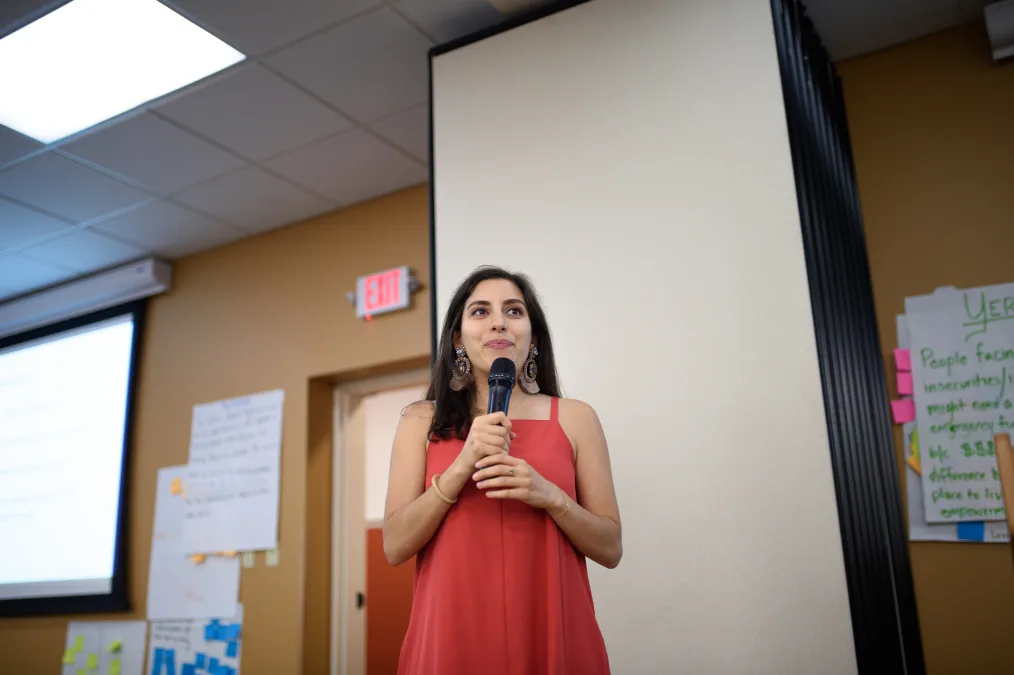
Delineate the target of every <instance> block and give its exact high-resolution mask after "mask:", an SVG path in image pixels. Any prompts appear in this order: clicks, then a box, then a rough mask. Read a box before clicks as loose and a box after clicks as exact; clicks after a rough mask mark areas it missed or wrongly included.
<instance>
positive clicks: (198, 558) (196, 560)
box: [190, 553, 204, 565]
mask: <svg viewBox="0 0 1014 675" xmlns="http://www.w3.org/2000/svg"><path fill="white" fill-rule="evenodd" d="M190 562H192V563H194V564H195V565H200V564H201V563H202V562H204V554H203V553H198V554H196V555H192V556H190Z"/></svg>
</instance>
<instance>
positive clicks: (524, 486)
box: [472, 453, 563, 509]
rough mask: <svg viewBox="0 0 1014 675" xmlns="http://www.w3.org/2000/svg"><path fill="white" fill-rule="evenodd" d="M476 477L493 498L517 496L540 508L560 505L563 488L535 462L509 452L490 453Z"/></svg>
mask: <svg viewBox="0 0 1014 675" xmlns="http://www.w3.org/2000/svg"><path fill="white" fill-rule="evenodd" d="M475 467H476V469H478V471H476V472H475V473H474V474H473V475H472V479H473V480H474V481H476V487H478V488H479V489H480V490H489V492H487V493H486V496H487V497H490V498H492V499H517V500H519V501H522V502H524V503H525V504H528V505H529V506H534V507H535V508H538V509H548V508H552V507H554V506H557V504H558V503H559V502H561V501H562V493H563V491H562V490H561V489H560V488H559V487H557V486H556V485H554V484H553V483H550V482H549V481H548V480H546V479H545V478H543V477H542V476H541V475H539V472H538V471H536V470H535V469H533V468H532V466H531V464H529V463H528V462H526V461H525V460H523V459H518V458H517V457H513V456H511V455H509V454H507V453H499V454H496V455H488V456H486V457H483V458H482V459H481V460H479V461H478V463H476V465H475Z"/></svg>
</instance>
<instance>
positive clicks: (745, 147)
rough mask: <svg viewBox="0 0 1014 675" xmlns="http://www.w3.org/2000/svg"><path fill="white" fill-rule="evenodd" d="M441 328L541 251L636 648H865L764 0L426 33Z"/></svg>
mask: <svg viewBox="0 0 1014 675" xmlns="http://www.w3.org/2000/svg"><path fill="white" fill-rule="evenodd" d="M431 78H432V85H431V86H432V97H431V105H432V134H433V136H432V155H431V163H432V182H431V190H432V209H433V223H432V226H433V228H434V229H433V244H434V250H433V256H434V259H433V264H434V269H433V277H432V278H433V281H434V284H435V288H434V290H433V293H434V315H435V321H434V330H439V325H440V324H441V323H442V320H443V315H444V311H445V308H446V307H447V304H448V301H449V298H450V296H451V294H452V293H453V291H454V289H455V287H456V286H457V284H458V283H459V282H460V281H461V280H462V279H463V278H464V277H465V276H466V275H467V274H468V273H469V272H470V271H471V270H472V269H473V268H475V267H476V266H478V265H481V264H497V265H503V266H506V267H508V268H510V269H512V270H516V271H521V272H525V273H527V274H529V275H530V276H531V277H532V278H533V280H534V282H535V284H536V287H537V289H538V291H539V292H540V294H541V296H542V299H543V300H544V302H545V305H546V309H547V312H548V317H549V322H550V327H551V329H552V332H553V338H554V341H555V345H556V352H557V355H558V359H559V361H558V366H559V370H560V374H561V378H562V384H563V388H564V395H565V396H568V397H573V398H578V399H582V400H584V401H586V402H588V403H590V404H591V405H592V406H593V407H594V408H595V409H596V410H597V412H598V414H599V416H600V418H601V419H602V422H603V425H604V428H605V431H606V434H607V437H608V440H609V447H610V455H611V459H612V467H613V472H614V477H615V482H616V487H617V494H618V498H619V502H620V509H621V516H622V522H623V543H624V558H623V560H622V562H621V564H620V566H619V567H618V568H617V569H615V570H606V569H604V568H601V567H598V566H596V565H595V564H594V563H591V562H589V568H590V574H591V578H592V585H593V591H594V596H595V603H596V610H597V615H598V619H599V622H600V625H601V626H602V630H603V633H604V635H605V639H606V644H607V647H608V651H609V656H610V660H611V664H612V669H613V672H616V673H645V674H647V673H673V672H685V673H696V674H703V673H722V674H730V673H744V674H746V673H749V674H750V675H759V674H765V673H770V674H772V675H775V674H777V675H790V674H794V673H798V674H800V675H812V674H813V673H822V674H838V673H841V674H850V673H854V672H856V663H855V656H854V652H853V636H852V626H851V622H850V613H849V601H848V594H847V590H846V581H845V571H844V563H843V559H842V544H841V539H840V535H839V527H838V515H837V511H836V506H835V493H834V486H833V482H832V468H831V463H830V456H829V449H828V431H827V427H826V422H825V411H824V408H823V401H822V392H821V382H820V375H819V369H818V362H817V353H816V347H815V339H814V328H813V319H812V314H811V306H810V298H809V295H808V291H807V276H806V269H805V262H804V251H803V244H802V241H801V234H800V220H799V214H798V210H797V204H796V197H795V192H794V184H793V171H792V164H791V157H790V149H789V145H788V139H787V129H786V121H785V111H784V105H783V100H782V92H781V88H780V83H779V74H778V63H777V57H776V51H775V46H774V38H773V33H772V19H771V10H770V7H769V5H768V3H767V2H764V1H763V0H741V1H729V0H726V1H722V2H715V1H714V0H671V1H666V2H629V1H627V2H622V1H609V0H597V1H592V2H587V3H583V4H579V5H577V6H574V7H571V8H569V9H565V10H562V11H560V12H557V13H555V14H552V15H550V16H546V17H544V18H541V19H537V20H534V21H531V22H529V23H525V24H523V25H520V26H517V27H515V28H511V29H509V30H507V31H505V32H500V33H497V34H493V35H490V36H486V37H482V38H481V39H477V40H476V41H471V42H468V41H463V42H462V43H460V44H457V45H449V46H447V47H446V48H442V49H437V50H435V51H434V52H433V54H432V56H431Z"/></svg>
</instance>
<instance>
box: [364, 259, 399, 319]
mask: <svg viewBox="0 0 1014 675" xmlns="http://www.w3.org/2000/svg"><path fill="white" fill-rule="evenodd" d="M365 286H366V297H365V298H364V299H363V309H364V310H365V311H367V312H376V311H377V310H381V309H385V308H387V307H390V306H391V305H396V304H398V302H399V301H400V300H401V298H400V297H399V296H400V293H401V269H393V270H391V271H389V272H382V273H380V274H375V275H373V276H372V277H367V278H366V283H365Z"/></svg>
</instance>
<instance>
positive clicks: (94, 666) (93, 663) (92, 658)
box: [85, 654, 99, 670]
mask: <svg viewBox="0 0 1014 675" xmlns="http://www.w3.org/2000/svg"><path fill="white" fill-rule="evenodd" d="M85 668H87V669H88V670H98V669H99V655H98V654H89V655H88V662H87V663H86V664H85Z"/></svg>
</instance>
